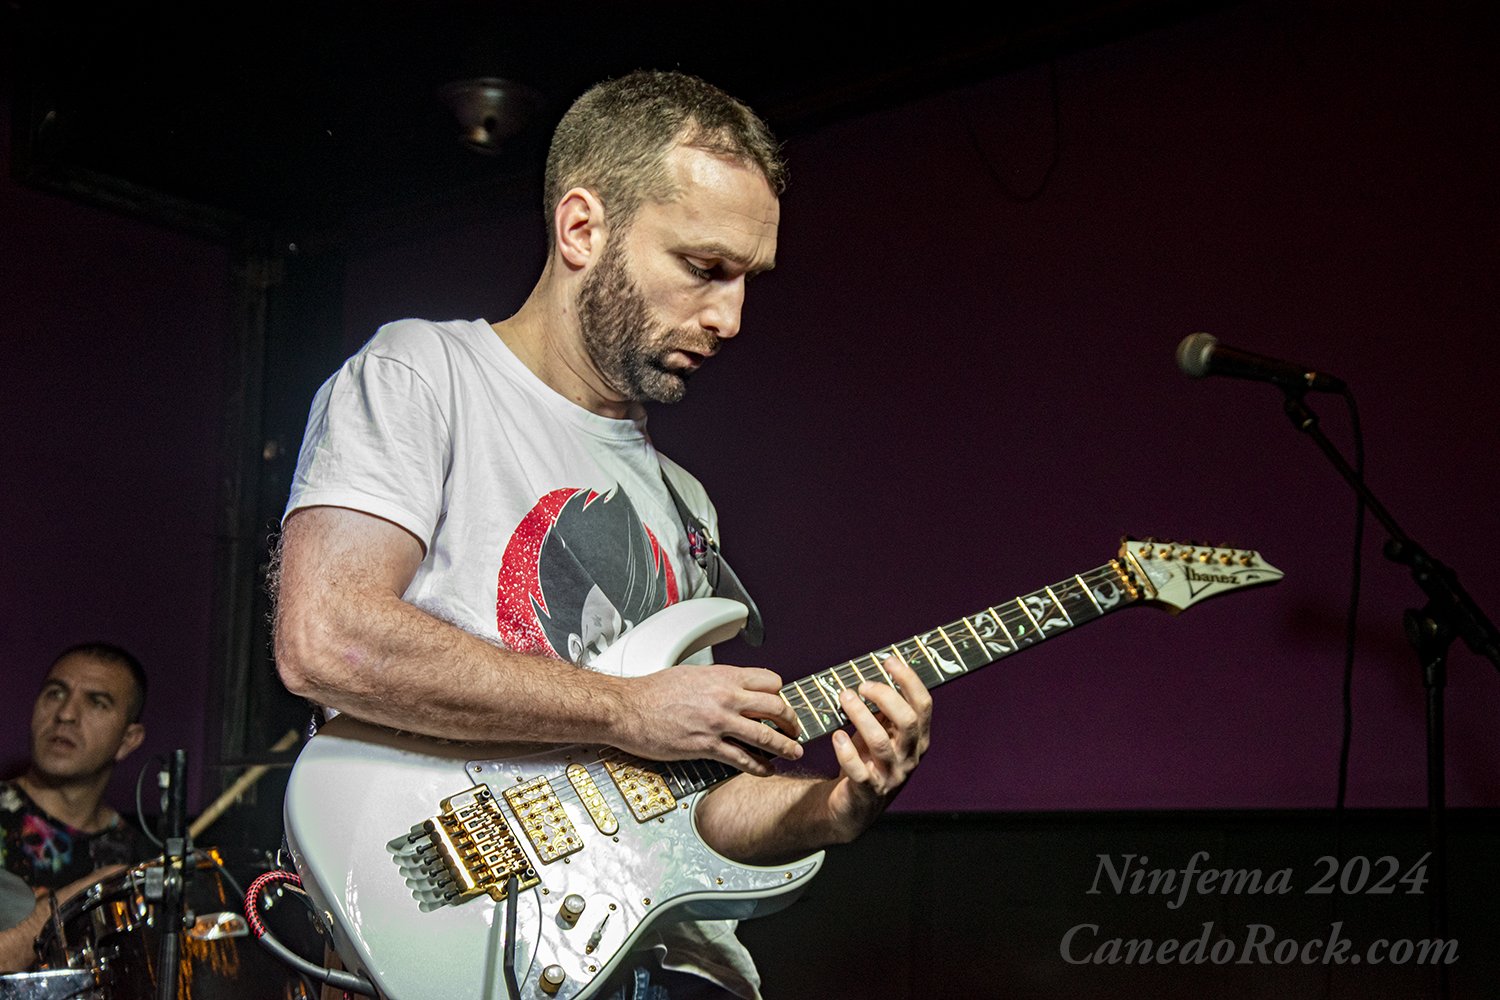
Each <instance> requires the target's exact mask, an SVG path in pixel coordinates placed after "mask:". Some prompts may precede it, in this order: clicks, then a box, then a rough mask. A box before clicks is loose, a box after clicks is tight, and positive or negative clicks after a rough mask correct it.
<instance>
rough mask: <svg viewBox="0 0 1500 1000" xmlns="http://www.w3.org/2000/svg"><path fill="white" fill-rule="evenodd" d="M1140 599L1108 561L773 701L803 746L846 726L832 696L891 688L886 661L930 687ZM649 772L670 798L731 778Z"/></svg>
mask: <svg viewBox="0 0 1500 1000" xmlns="http://www.w3.org/2000/svg"><path fill="white" fill-rule="evenodd" d="M1140 599H1141V598H1140V592H1139V591H1138V590H1137V588H1136V587H1135V586H1134V585H1133V584H1132V583H1131V581H1130V579H1129V578H1128V577H1127V576H1126V573H1125V570H1124V569H1123V568H1122V567H1121V565H1120V564H1119V562H1118V561H1114V560H1112V561H1110V562H1108V563H1105V564H1104V565H1103V566H1100V567H1098V568H1096V569H1092V570H1089V571H1088V572H1087V573H1079V574H1077V575H1075V576H1070V577H1068V578H1067V579H1066V580H1062V581H1060V582H1058V583H1054V584H1052V586H1050V587H1043V588H1042V589H1041V590H1035V591H1032V592H1031V593H1029V594H1024V595H1022V596H1020V597H1016V598H1013V599H1011V600H1009V601H1006V602H1004V603H1002V604H997V605H994V606H993V607H988V608H985V609H984V610H983V611H980V612H978V613H977V614H973V615H969V616H968V617H966V618H960V619H959V620H958V621H956V622H952V623H950V624H948V625H944V626H942V627H940V628H935V629H932V630H930V631H928V632H923V633H922V634H920V635H914V636H912V637H911V638H909V639H904V640H902V641H901V642H897V643H893V644H891V645H889V646H884V647H882V648H880V649H877V650H874V651H872V652H869V653H866V654H865V655H863V656H858V657H855V658H854V659H852V660H846V661H844V662H843V663H839V664H837V665H835V666H832V667H829V668H828V669H827V670H823V671H819V672H818V673H815V674H810V675H809V676H807V677H804V678H802V679H801V680H798V681H793V682H792V683H790V684H788V685H786V686H785V687H783V688H782V689H781V697H782V698H783V699H785V700H786V702H787V704H788V705H790V706H791V707H792V710H793V711H794V712H796V713H797V721H798V722H799V723H801V726H802V731H801V733H799V734H798V736H797V739H798V741H799V742H802V743H807V742H809V741H811V740H815V739H818V738H819V737H822V736H827V735H828V734H829V733H831V732H833V731H834V730H835V729H838V728H840V727H841V726H843V725H845V724H846V723H847V722H848V721H849V720H848V719H847V718H846V717H845V716H844V713H843V711H842V710H841V709H840V708H839V691H841V690H843V689H844V688H857V687H858V686H859V685H860V684H861V683H862V682H864V681H880V682H882V683H885V684H890V683H891V678H890V675H889V674H887V673H886V670H885V667H884V665H883V663H884V661H885V660H886V659H888V658H891V657H895V658H897V659H899V660H901V661H903V662H905V663H906V665H907V666H909V667H911V668H912V670H914V671H915V672H916V674H917V676H918V677H920V678H921V679H922V683H923V684H925V685H926V686H927V687H928V689H929V690H930V689H932V688H935V687H938V686H939V685H942V684H946V683H948V682H949V681H951V680H955V679H956V678H959V677H962V676H964V675H965V674H969V673H973V672H974V671H975V670H978V669H979V668H980V667H985V666H988V665H989V664H991V663H994V662H995V661H996V660H1001V659H1004V658H1005V657H1007V656H1009V655H1011V654H1012V653H1016V652H1019V651H1020V650H1022V649H1025V648H1027V647H1029V646H1035V645H1036V644H1037V643H1039V642H1041V641H1043V640H1044V639H1050V638H1051V637H1052V636H1054V635H1057V634H1059V633H1061V632H1066V631H1068V630H1070V629H1072V628H1075V627H1077V626H1079V625H1082V624H1083V623H1085V622H1089V621H1093V620H1094V619H1095V618H1100V617H1102V616H1104V615H1106V614H1108V613H1109V612H1111V611H1116V610H1118V609H1120V608H1123V607H1126V606H1127V605H1130V604H1134V603H1135V602H1136V601H1138V600H1140ZM654 769H655V770H657V771H658V772H659V773H660V774H662V776H663V777H664V778H666V779H667V781H668V782H669V784H670V785H671V786H672V787H673V789H674V791H676V792H677V793H678V794H686V793H689V792H694V791H701V790H702V789H705V788H708V787H710V786H711V785H714V784H717V783H718V782H720V781H722V780H724V779H725V778H729V777H733V776H734V775H735V774H737V773H738V772H737V771H736V770H735V769H734V768H732V767H729V766H728V765H727V764H721V763H719V762H718V761H707V760H695V761H674V762H671V763H662V764H656V765H654Z"/></svg>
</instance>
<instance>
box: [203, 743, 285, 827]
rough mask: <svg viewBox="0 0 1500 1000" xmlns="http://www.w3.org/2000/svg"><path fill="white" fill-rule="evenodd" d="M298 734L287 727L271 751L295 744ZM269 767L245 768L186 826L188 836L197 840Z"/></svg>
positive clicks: (262, 765) (274, 751)
mask: <svg viewBox="0 0 1500 1000" xmlns="http://www.w3.org/2000/svg"><path fill="white" fill-rule="evenodd" d="M299 735H301V734H300V733H299V732H298V730H296V729H288V730H287V731H286V735H285V736H283V737H282V738H281V739H279V740H277V741H276V743H275V745H274V746H272V747H271V752H272V753H281V752H282V751H285V750H290V749H291V748H292V747H293V746H295V745H296V743H297V737H298V736H299ZM270 769H271V765H270V764H256V765H254V766H253V767H249V768H246V769H245V773H244V774H242V775H240V776H239V777H238V778H236V779H235V782H234V784H232V785H230V786H229V787H228V788H226V789H224V793H223V794H222V795H220V796H219V797H218V798H216V799H214V801H213V804H212V805H210V806H209V807H208V808H207V809H205V810H203V815H201V816H199V817H198V818H197V819H195V820H193V822H192V824H191V825H190V826H189V827H188V836H189V837H190V838H192V839H193V840H197V839H198V836H199V835H200V834H202V833H203V831H204V830H207V829H208V828H209V827H210V826H213V824H214V820H216V819H218V818H219V817H220V816H221V815H223V813H224V811H225V810H226V809H228V808H229V807H230V806H231V805H232V804H233V803H234V800H235V799H237V798H239V797H240V796H241V795H244V794H245V792H247V791H249V790H250V786H251V785H253V784H255V783H256V782H257V781H259V780H260V779H261V776H262V775H264V774H265V773H266V772H267V771H269V770H270Z"/></svg>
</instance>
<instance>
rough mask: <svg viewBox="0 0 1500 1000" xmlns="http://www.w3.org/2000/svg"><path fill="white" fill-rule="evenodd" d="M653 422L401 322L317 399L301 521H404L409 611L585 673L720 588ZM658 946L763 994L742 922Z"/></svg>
mask: <svg viewBox="0 0 1500 1000" xmlns="http://www.w3.org/2000/svg"><path fill="white" fill-rule="evenodd" d="M645 423H646V422H645V418H644V417H642V418H639V419H623V420H621V419H611V418H608V417H602V416H599V415H598V414H596V413H592V412H590V411H588V410H585V409H583V408H582V407H580V406H578V405H577V404H575V403H573V402H572V401H571V400H568V399H566V398H565V397H563V396H561V395H559V394H558V393H557V392H555V391H554V390H553V389H552V388H551V387H549V386H547V385H546V384H545V383H543V382H542V381H541V380H540V379H539V378H537V376H536V375H535V374H534V373H533V372H532V371H531V370H530V369H529V368H527V367H526V366H525V364H523V363H522V362H521V361H520V359H519V358H517V357H516V356H515V354H513V353H512V352H511V350H510V349H509V348H508V347H507V346H506V345H505V342H504V341H502V340H501V339H500V337H499V336H498V335H497V334H496V333H495V332H494V330H493V329H492V328H491V327H490V326H489V324H487V323H485V322H483V321H482V320H473V321H452V322H447V323H431V322H427V321H424V320H410V319H408V320H400V321H398V322H395V323H389V324H387V325H385V326H383V327H381V328H380V330H379V331H378V332H377V333H376V334H375V336H374V337H372V338H371V339H370V341H369V342H368V343H366V344H365V345H364V347H363V348H361V349H360V351H359V353H357V354H355V355H354V356H353V357H352V358H350V359H349V360H348V361H346V362H345V363H344V365H343V367H342V368H340V369H339V370H338V371H337V372H335V373H334V375H333V376H332V377H331V378H329V379H328V381H327V382H325V383H324V384H323V386H322V388H320V389H319V390H318V393H317V396H316V397H315V398H314V399H313V404H312V411H311V414H310V415H309V417H308V423H307V434H306V436H305V438H304V439H303V442H302V451H301V454H300V456H299V457H298V462H297V473H296V476H295V478H294V480H293V482H292V492H291V498H290V500H289V501H288V504H287V516H290V515H291V514H292V513H293V512H294V511H296V510H298V509H300V508H303V507H314V506H334V507H347V508H351V509H354V510H359V511H363V512H365V513H368V514H373V515H375V516H377V517H380V518H383V519H385V520H387V521H391V522H393V523H394V524H397V525H399V526H400V527H402V528H404V529H405V530H407V531H408V532H410V533H411V534H412V535H413V536H415V537H416V538H417V540H418V541H420V542H421V543H422V547H423V554H424V558H423V559H422V562H421V565H420V566H419V567H418V568H417V571H416V574H415V576H414V577H413V578H412V582H411V585H410V586H409V587H408V588H407V590H406V593H405V595H404V596H405V599H406V600H407V601H409V602H410V603H412V604H414V605H416V606H418V607H420V608H423V609H424V610H426V611H429V612H430V613H432V614H434V615H436V616H438V617H440V618H442V619H444V620H446V621H449V622H452V623H454V624H456V625H457V626H459V627H460V628H463V629H465V630H467V631H469V632H471V633H473V634H475V635H478V636H481V637H483V638H486V639H488V640H490V641H492V642H496V643H499V644H502V645H504V646H506V647H507V648H509V649H513V650H516V651H518V652H531V653H540V654H544V655H553V656H558V657H560V658H563V659H569V660H575V661H581V662H588V661H589V660H590V658H591V657H592V656H593V655H594V654H597V653H598V652H599V651H601V650H602V648H604V647H605V646H607V645H608V643H609V642H610V641H611V640H612V639H613V638H615V637H616V636H617V635H618V634H619V633H620V632H621V631H622V630H624V629H627V628H629V627H630V626H632V625H634V624H636V623H637V622H639V621H641V620H642V619H643V618H645V617H646V616H648V615H649V614H651V613H653V612H655V611H657V610H659V609H660V608H661V607H664V606H665V605H667V604H672V603H675V602H676V601H678V600H681V599H685V598H687V597H700V596H706V595H707V594H708V593H709V592H710V588H709V585H708V581H707V579H706V578H705V576H704V573H703V571H702V570H701V569H700V568H699V567H698V565H697V564H696V562H694V561H693V558H692V555H691V553H690V552H689V549H688V541H687V533H686V531H685V530H684V529H683V526H682V521H681V519H680V517H679V516H678V513H677V509H676V507H675V506H674V505H673V503H672V500H671V497H670V495H669V494H668V492H667V489H666V486H665V484H664V483H663V482H662V470H663V469H665V470H666V471H667V474H668V475H670V476H671V477H672V485H673V486H674V487H675V488H676V490H677V492H678V494H679V495H680V496H681V497H682V498H683V500H684V502H686V503H687V505H688V507H689V508H690V509H691V510H692V511H693V513H695V514H696V515H698V517H700V518H702V519H703V521H704V522H705V523H706V524H707V525H708V527H709V530H710V531H711V532H712V533H713V534H714V535H715V536H717V533H718V524H717V518H716V515H715V513H714V510H713V505H712V504H711V503H710V502H709V499H708V495H707V494H706V493H705V492H704V490H703V487H702V486H701V485H700V484H699V483H698V481H697V480H696V479H694V478H693V477H692V476H690V475H688V474H687V473H686V472H684V471H683V470H682V469H681V468H680V467H678V466H677V465H676V464H675V463H672V462H671V461H670V460H668V459H666V458H665V457H664V456H662V455H660V454H659V453H658V452H657V451H656V449H655V447H654V446H653V445H652V444H651V440H650V438H649V437H648V436H647V434H646V427H645ZM710 655H711V654H710V653H709V652H708V651H703V652H702V653H701V654H700V656H701V657H702V658H703V660H704V661H705V662H706V661H707V660H708V659H709V657H710ZM661 937H662V939H663V940H662V942H661V944H660V945H658V947H659V948H663V949H665V955H664V957H663V958H662V963H663V965H665V966H667V967H669V968H676V969H681V970H683V971H690V972H696V973H697V974H699V975H703V976H705V977H707V978H709V979H712V980H714V981H715V982H718V983H719V984H720V985H721V986H724V987H725V988H726V989H729V990H731V991H733V992H735V993H736V994H738V995H741V996H745V997H756V996H758V995H759V975H758V974H757V973H756V971H755V968H754V965H753V963H752V962H751V960H750V956H749V953H748V952H746V951H745V949H744V947H743V946H742V945H740V943H739V942H738V941H737V940H736V939H735V937H734V935H733V922H730V921H712V922H705V923H699V924H681V925H673V926H669V927H667V928H664V929H663V931H662V932H661Z"/></svg>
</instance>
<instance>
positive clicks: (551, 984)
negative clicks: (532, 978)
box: [537, 965, 568, 997]
mask: <svg viewBox="0 0 1500 1000" xmlns="http://www.w3.org/2000/svg"><path fill="white" fill-rule="evenodd" d="M567 979H568V974H567V973H566V972H564V971H563V967H562V966H560V965H549V966H547V967H546V968H545V969H543V970H542V976H541V979H540V981H539V982H538V983H537V985H538V986H540V987H541V988H542V992H543V993H545V994H547V995H548V996H549V997H550V996H556V995H557V991H558V990H560V989H562V984H563V983H565V982H567Z"/></svg>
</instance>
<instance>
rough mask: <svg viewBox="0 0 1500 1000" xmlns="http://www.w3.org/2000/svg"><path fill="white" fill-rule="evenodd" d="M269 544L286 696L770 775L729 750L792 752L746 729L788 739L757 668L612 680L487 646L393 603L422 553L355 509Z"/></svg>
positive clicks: (780, 704) (446, 726) (296, 520)
mask: <svg viewBox="0 0 1500 1000" xmlns="http://www.w3.org/2000/svg"><path fill="white" fill-rule="evenodd" d="M281 544H282V551H281V568H280V583H279V589H278V602H277V620H276V662H277V668H278V670H279V671H280V673H281V678H282V681H283V683H285V684H286V686H287V688H288V690H290V691H292V692H293V693H294V694H298V695H301V696H303V697H305V698H309V699H311V700H313V701H315V702H318V703H320V704H324V705H330V706H332V707H334V708H337V709H339V710H340V711H344V712H348V713H350V714H351V715H353V716H356V717H357V718H361V719H364V720H366V721H369V722H375V723H379V724H382V725H387V726H391V727H394V728H398V729H404V730H408V731H411V732H418V733H425V734H428V735H432V736H441V737H446V738H451V739H459V740H484V741H522V740H528V741H541V742H551V743H574V742H583V743H607V744H609V745H611V746H616V747H619V748H621V749H622V750H626V751H629V752H631V753H634V754H637V755H639V756H642V757H647V758H651V759H657V760H680V759H690V758H700V757H702V758H711V759H714V760H720V761H723V762H725V763H727V764H730V765H731V766H734V767H737V768H739V769H741V770H743V771H747V772H749V773H751V774H768V773H769V772H770V766H769V764H767V763H766V762H764V761H762V760H760V759H758V758H756V757H755V756H753V755H751V754H750V753H747V752H746V751H745V749H744V748H743V746H740V745H738V744H745V745H749V746H753V747H757V748H760V749H762V750H764V751H767V752H769V753H771V754H773V755H775V756H779V757H784V758H787V759H796V758H797V757H799V756H801V747H800V746H799V745H798V744H797V743H796V742H795V741H794V740H791V739H788V738H787V737H786V736H783V735H782V734H781V733H778V732H776V731H775V730H773V729H772V728H771V727H770V726H766V725H762V724H761V722H760V721H758V720H761V719H769V720H771V721H773V722H775V723H776V724H777V725H778V726H780V727H781V728H782V729H784V730H785V731H787V732H795V731H796V725H797V721H796V717H795V715H793V714H792V711H791V709H790V708H789V707H788V706H787V705H786V703H785V702H784V701H783V700H782V699H781V697H780V694H779V692H780V690H781V679H780V678H779V677H777V676H776V675H775V674H774V673H772V672H771V671H769V670H760V669H755V668H740V667H728V666H722V665H712V666H679V667H671V668H668V669H666V670H662V671H659V672H657V673H655V674H651V675H649V676H647V677H640V678H618V677H611V676H607V675H604V674H599V673H595V672H593V671H589V670H584V669H581V668H579V667H577V666H574V665H573V664H570V663H565V662H562V661H560V660H554V659H552V658H550V657H542V656H532V655H526V654H519V653H513V652H510V651H508V650H505V649H502V648H500V647H498V646H494V645H492V644H490V643H488V642H485V641H484V640H482V639H480V638H478V637H476V636H473V635H470V634H469V633H467V632H465V631H464V630H463V629H460V628H457V627H456V626H453V625H451V624H449V623H447V622H444V621H441V620H440V619H437V618H434V617H433V616H431V615H429V614H427V613H426V612H424V611H422V610H421V609H419V608H417V607H415V606H413V605H411V604H408V603H407V602H406V601H404V600H402V598H401V595H402V594H403V593H404V592H405V590H406V587H407V585H408V584H410V582H411V580H412V577H413V575H414V574H415V573H416V570H417V567H418V565H419V564H420V563H421V560H422V547H421V545H420V544H419V543H418V541H417V540H416V539H415V538H414V537H413V536H412V535H411V534H410V533H408V532H407V531H405V530H404V529H402V528H400V527H398V526H396V525H395V524H392V523H391V522H389V521H385V520H382V519H380V518H377V517H373V516H371V515H369V514H364V513H362V512H359V511H354V510H347V509H345V508H341V507H309V508H305V509H302V510H299V511H297V512H296V513H294V514H293V515H292V516H291V517H290V518H288V519H287V522H286V525H285V528H284V530H283V534H282V543H281ZM736 741H738V743H737V742H736Z"/></svg>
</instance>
